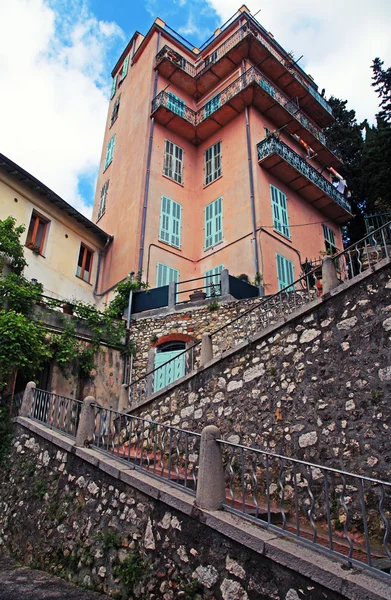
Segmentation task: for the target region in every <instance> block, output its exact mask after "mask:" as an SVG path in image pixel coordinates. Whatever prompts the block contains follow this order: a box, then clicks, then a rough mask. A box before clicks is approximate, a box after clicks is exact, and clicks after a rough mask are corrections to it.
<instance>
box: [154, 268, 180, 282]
mask: <svg viewBox="0 0 391 600" xmlns="http://www.w3.org/2000/svg"><path fill="white" fill-rule="evenodd" d="M171 281H176V282H178V281H179V271H177V269H173V268H172V267H167V265H162V263H157V265H156V287H163V286H164V285H168V284H169V283H170V282H171Z"/></svg>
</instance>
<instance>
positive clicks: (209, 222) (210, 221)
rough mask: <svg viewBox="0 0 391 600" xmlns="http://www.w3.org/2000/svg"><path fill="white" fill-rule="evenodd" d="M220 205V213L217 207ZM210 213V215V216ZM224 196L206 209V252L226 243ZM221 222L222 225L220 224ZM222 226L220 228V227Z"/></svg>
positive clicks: (210, 203)
mask: <svg viewBox="0 0 391 600" xmlns="http://www.w3.org/2000/svg"><path fill="white" fill-rule="evenodd" d="M219 204H220V211H219V212H218V213H216V207H217V206H219ZM208 209H209V210H208ZM208 212H209V215H208ZM223 214H224V212H223V196H220V197H219V198H216V200H213V202H209V204H207V205H206V206H205V208H204V250H209V249H210V248H213V247H214V246H217V244H221V243H222V242H223V241H224V225H223ZM219 221H220V223H219ZM218 225H220V226H218Z"/></svg>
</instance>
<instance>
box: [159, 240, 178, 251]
mask: <svg viewBox="0 0 391 600" xmlns="http://www.w3.org/2000/svg"><path fill="white" fill-rule="evenodd" d="M158 242H160V243H161V244H164V245H165V246H170V248H175V250H178V251H179V252H182V247H181V246H174V244H170V242H166V241H165V240H161V239H160V238H158Z"/></svg>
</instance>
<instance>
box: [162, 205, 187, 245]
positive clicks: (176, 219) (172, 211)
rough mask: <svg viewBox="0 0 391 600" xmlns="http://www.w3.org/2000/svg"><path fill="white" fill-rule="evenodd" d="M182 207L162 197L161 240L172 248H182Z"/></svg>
mask: <svg viewBox="0 0 391 600" xmlns="http://www.w3.org/2000/svg"><path fill="white" fill-rule="evenodd" d="M181 213H182V206H181V205H180V204H178V202H174V200H170V198H166V196H162V203H161V209H160V232H159V239H160V240H162V241H163V242H166V243H167V244H170V245H171V246H175V247H176V248H180V246H181V220H182V218H181V217H182V215H181Z"/></svg>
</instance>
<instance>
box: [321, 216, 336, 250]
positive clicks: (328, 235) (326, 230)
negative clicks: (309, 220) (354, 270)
mask: <svg viewBox="0 0 391 600" xmlns="http://www.w3.org/2000/svg"><path fill="white" fill-rule="evenodd" d="M322 227H323V236H324V241H325V246H326V250H330V251H331V252H332V253H333V254H334V253H335V252H337V250H338V249H337V245H336V243H335V235H334V231H333V230H332V229H330V227H328V226H327V225H325V224H324V223H322Z"/></svg>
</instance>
